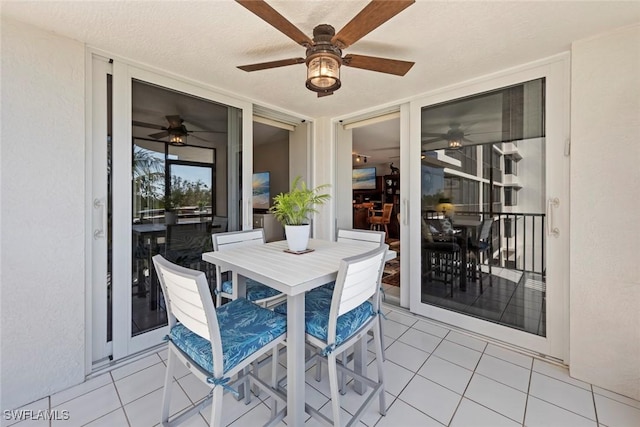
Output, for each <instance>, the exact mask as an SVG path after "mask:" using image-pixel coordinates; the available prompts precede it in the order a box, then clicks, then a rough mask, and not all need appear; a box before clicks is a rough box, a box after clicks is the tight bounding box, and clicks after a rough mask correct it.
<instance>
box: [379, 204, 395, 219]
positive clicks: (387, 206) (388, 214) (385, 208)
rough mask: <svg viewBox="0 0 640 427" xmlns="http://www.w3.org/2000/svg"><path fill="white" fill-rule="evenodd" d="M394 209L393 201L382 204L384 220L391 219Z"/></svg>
mask: <svg viewBox="0 0 640 427" xmlns="http://www.w3.org/2000/svg"><path fill="white" fill-rule="evenodd" d="M392 210H393V203H385V204H384V205H382V220H383V221H389V220H390V219H391V211H392Z"/></svg>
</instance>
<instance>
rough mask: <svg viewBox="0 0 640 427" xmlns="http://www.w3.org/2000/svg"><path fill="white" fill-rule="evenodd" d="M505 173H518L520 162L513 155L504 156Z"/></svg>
mask: <svg viewBox="0 0 640 427" xmlns="http://www.w3.org/2000/svg"><path fill="white" fill-rule="evenodd" d="M504 173H505V174H506V175H518V163H517V162H516V161H515V160H514V159H513V157H511V156H504Z"/></svg>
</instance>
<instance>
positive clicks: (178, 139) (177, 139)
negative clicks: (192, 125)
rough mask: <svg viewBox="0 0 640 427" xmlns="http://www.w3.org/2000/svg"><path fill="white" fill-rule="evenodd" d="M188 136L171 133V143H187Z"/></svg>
mask: <svg viewBox="0 0 640 427" xmlns="http://www.w3.org/2000/svg"><path fill="white" fill-rule="evenodd" d="M186 140H187V136H186V135H171V136H170V138H169V143H170V144H171V145H187V141H186Z"/></svg>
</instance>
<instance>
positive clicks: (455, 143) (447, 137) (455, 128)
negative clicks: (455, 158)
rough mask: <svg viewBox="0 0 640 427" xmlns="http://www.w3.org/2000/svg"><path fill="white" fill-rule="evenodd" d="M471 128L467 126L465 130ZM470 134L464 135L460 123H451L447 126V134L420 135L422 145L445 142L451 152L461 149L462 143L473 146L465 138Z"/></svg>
mask: <svg viewBox="0 0 640 427" xmlns="http://www.w3.org/2000/svg"><path fill="white" fill-rule="evenodd" d="M469 127H471V125H469V126H467V130H468V129H469ZM468 135H471V134H470V133H465V131H464V130H462V129H461V128H460V123H451V124H450V125H449V130H448V131H447V133H432V132H423V133H422V144H423V145H424V144H431V143H434V142H438V141H447V144H448V148H449V149H452V150H457V149H459V148H462V143H463V142H466V143H471V144H475V142H473V141H471V140H470V139H468V138H467V136H468Z"/></svg>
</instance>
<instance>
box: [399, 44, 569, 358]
mask: <svg viewBox="0 0 640 427" xmlns="http://www.w3.org/2000/svg"><path fill="white" fill-rule="evenodd" d="M542 77H544V78H546V104H545V121H546V133H545V135H546V138H545V147H546V159H545V161H546V164H545V167H546V179H545V182H546V184H545V185H546V197H547V199H551V198H556V197H557V198H558V199H559V200H560V205H559V207H558V208H557V209H555V210H554V212H553V221H554V225H555V226H556V227H558V229H559V230H560V234H559V236H558V237H553V236H550V235H548V234H547V235H546V244H547V247H546V254H547V255H546V258H547V264H546V265H547V275H546V279H547V294H546V295H547V299H546V302H547V307H546V311H547V325H546V328H547V337H546V338H545V337H540V336H537V335H534V334H530V333H525V332H522V331H519V330H516V329H512V328H509V327H506V326H503V325H498V324H495V323H491V322H488V321H484V320H480V319H477V318H474V317H471V316H467V315H464V314H460V313H456V312H453V311H449V310H446V309H442V308H439V307H435V306H432V305H428V304H424V303H422V302H421V289H420V284H421V273H420V271H421V269H420V268H419V267H418V266H420V263H421V260H420V252H421V251H420V247H421V241H420V240H421V235H420V233H413V235H412V236H410V239H411V240H410V245H411V261H410V264H411V265H412V266H413V268H412V269H411V271H410V275H411V283H412V287H411V290H410V292H411V303H410V310H411V311H412V312H414V313H416V314H420V315H423V316H426V317H429V318H433V319H435V320H439V321H442V322H444V323H447V324H451V325H454V326H457V327H460V328H463V329H466V330H469V331H473V332H476V333H479V334H482V335H485V336H488V337H491V338H494V339H497V340H500V341H503V342H505V343H509V344H512V345H516V346H519V347H523V348H527V349H529V350H532V351H536V352H538V353H541V354H544V355H548V356H552V357H555V358H558V359H561V360H564V361H567V360H568V355H569V351H568V350H569V349H568V336H569V321H568V319H569V313H568V312H569V306H568V301H569V298H568V290H569V262H568V261H569V159H568V157H567V156H566V155H565V147H566V144H567V141H568V138H569V129H570V127H569V117H570V111H569V105H570V104H569V103H570V97H569V95H570V86H569V85H570V79H569V78H570V62H569V55H568V54H561V55H558V56H555V57H552V58H548V59H545V60H542V61H537V62H535V63H532V64H528V65H525V66H522V67H518V68H516V69H511V70H507V71H505V72H501V73H497V74H493V75H490V76H486V77H482V78H480V79H475V80H473V81H470V82H466V83H463V84H459V85H455V86H452V87H448V88H445V89H442V90H439V91H437V92H435V93H432V94H429V95H427V96H424V97H421V98H419V99H415V100H413V101H411V103H410V104H411V105H410V109H411V112H410V114H411V118H410V128H411V131H410V135H411V137H410V139H411V144H410V146H409V159H408V161H407V163H405V165H408V166H409V173H410V177H409V181H410V182H412V183H415V184H416V185H414V186H412V187H411V188H410V189H409V191H410V194H409V196H408V197H409V200H412V201H418V202H417V203H413V204H411V205H410V206H409V212H410V215H409V218H408V220H409V226H410V228H411V229H412V230H420V215H421V212H420V203H419V200H420V197H421V196H420V187H421V186H420V185H419V183H420V182H421V175H420V174H421V168H420V151H421V147H422V146H421V139H420V135H421V129H420V128H421V108H422V107H425V106H428V105H434V104H437V103H441V102H445V101H450V100H453V99H458V98H462V97H465V96H470V95H475V94H478V93H482V92H486V91H489V90H493V89H498V88H502V87H506V86H510V85H513V84H518V83H522V82H526V81H530V80H534V79H539V78H542ZM404 169H406V167H405V168H404ZM405 182H406V181H405ZM403 186H404V183H403Z"/></svg>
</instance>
